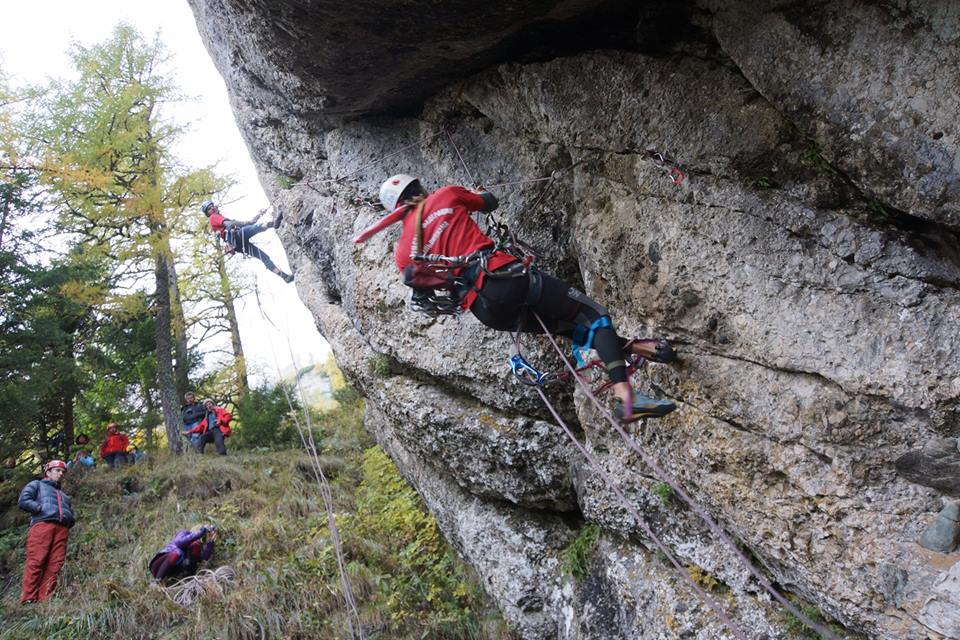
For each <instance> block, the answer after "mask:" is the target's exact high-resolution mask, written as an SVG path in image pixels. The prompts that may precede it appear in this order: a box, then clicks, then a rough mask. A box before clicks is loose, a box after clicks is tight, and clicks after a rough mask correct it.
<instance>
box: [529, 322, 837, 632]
mask: <svg viewBox="0 0 960 640" xmlns="http://www.w3.org/2000/svg"><path fill="white" fill-rule="evenodd" d="M531 313H533V315H534V317H535V318H536V319H537V322H539V323H540V326H541V327H543V331H544V334H545V335H546V336H547V338H548V339H549V340H550V344H552V345H553V348H554V349H555V350H556V351H557V353H558V354H559V355H560V358H561V359H562V360H563V363H564V365H566V367H567V369H568V370H569V371H570V372H571V373H572V374H573V377H574V378H575V379H576V381H577V384H579V385H580V386H581V388H582V389H583V390H584V392H585V393H586V394H587V397H588V398H590V400H591V401H592V402H593V404H594V406H595V407H596V408H597V410H598V411H599V412H600V414H601V415H602V416H603V417H604V418H606V419H607V422H609V423H610V424H611V425H612V426H613V428H614V429H615V430H616V432H617V433H618V434H619V435H620V438H621V439H622V440H623V441H624V442H625V443H626V444H627V446H628V447H629V448H630V449H631V450H632V451H634V452H635V453H636V454H637V455H639V456H640V458H641V460H643V462H644V464H646V465H647V466H648V467H649V468H650V469H651V470H652V471H653V473H654V475H656V476H657V478H659V479H660V480H661V481H663V482H665V483H667V484H668V485H670V488H671V489H673V491H674V492H675V493H676V494H677V495H678V496H680V497H681V499H683V501H684V502H686V503H687V504H688V505H689V506H690V508H691V509H692V510H693V512H694V513H696V514H697V515H698V516H699V517H700V519H701V520H703V521H704V522H705V523H706V524H707V526H708V527H709V528H710V530H711V531H713V533H714V534H716V535H717V536H719V537H720V539H721V540H723V542H724V543H725V544H726V545H727V546H728V547H729V548H730V549H731V550H732V551H733V553H734V555H735V556H736V557H737V558H739V560H740V562H741V563H742V564H743V566H744V567H745V568H746V569H747V570H748V571H749V572H750V573H751V574H752V575H753V577H754V578H756V579H757V581H758V582H759V583H760V584H761V586H763V588H764V589H765V590H766V591H767V593H769V594H770V595H771V596H773V598H774V599H775V600H777V602H779V603H780V604H782V605H783V606H784V607H785V608H786V609H787V610H788V611H789V612H790V613H792V614H793V615H794V616H796V617H797V619H799V620H801V621H802V622H803V623H804V624H805V625H807V626H808V627H810V628H811V629H813V630H814V631H816V632H817V633H818V634H820V636H821V637H822V638H825V639H826V640H836V637H835V636H834V635H833V634H831V633H830V632H829V631H828V630H827V629H826V628H824V627H823V626H822V625H820V624H817V623H816V622H814V621H813V620H811V619H810V618H809V617H808V616H806V615H804V614H803V613H802V612H801V611H800V610H799V609H797V608H796V607H795V606H793V605H792V604H791V603H790V601H789V600H787V599H786V598H785V597H784V596H783V595H781V594H780V592H778V591H777V590H776V589H774V588H773V585H772V584H770V581H769V580H767V579H766V577H764V576H763V575H762V574H761V573H760V572H759V571H758V570H757V568H756V567H754V566H753V563H752V562H750V560H749V559H748V558H747V556H746V555H744V553H743V551H741V550H740V548H739V547H738V546H737V545H736V543H735V542H734V541H733V539H732V538H730V536H729V535H728V534H727V532H726V531H724V530H723V528H722V527H721V526H720V525H718V524H717V523H716V521H715V520H714V519H713V518H712V517H711V516H710V514H708V513H707V511H706V510H705V509H704V508H703V507H702V506H700V503H698V502H697V501H696V500H694V499H693V498H692V497H690V495H689V494H688V493H687V492H686V491H685V490H684V489H683V487H682V486H680V484H679V483H678V482H677V481H676V480H675V479H674V478H673V476H671V475H670V474H669V473H667V472H666V471H665V470H664V469H663V468H662V467H660V465H658V464H657V463H656V461H655V460H654V459H653V458H651V457H650V456H649V455H647V454H646V453H645V452H644V451H643V449H641V448H640V446H639V445H638V444H637V443H636V441H634V439H633V438H631V437H630V435H629V434H627V432H626V431H624V430H623V426H622V425H621V424H620V422H619V421H617V420H616V419H615V418H614V417H613V416H612V415H611V414H610V412H609V411H608V410H607V408H606V407H604V406H603V404H601V402H600V401H599V400H598V399H597V397H596V395H594V393H593V391H592V390H591V389H590V385H589V384H587V383H586V381H585V380H583V378H581V377H580V376H578V375H577V374H576V369H575V368H574V367H573V365H572V364H571V363H570V360H569V359H567V356H566V354H565V353H564V352H563V349H561V348H560V345H559V344H557V341H556V339H555V338H554V336H553V334H551V333H550V331H549V330H548V329H547V325H546V324H544V322H543V319H542V318H540V316H539V314H537V313H536V312H535V311H533V310H531ZM538 392H540V394H541V397H542V398H546V395H545V394H543V392H542V391H540V389H538ZM548 408H550V410H551V413H554V415H556V414H555V412H554V410H553V409H552V407H548ZM608 486H609V483H608ZM610 488H611V489H613V490H614V491H616V490H615V488H614V487H613V486H610Z"/></svg>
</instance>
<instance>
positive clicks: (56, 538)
mask: <svg viewBox="0 0 960 640" xmlns="http://www.w3.org/2000/svg"><path fill="white" fill-rule="evenodd" d="M66 470H67V465H66V464H65V463H64V462H63V460H51V461H50V462H48V463H47V464H46V465H44V467H43V479H42V480H33V481H31V482H28V483H27V486H25V487H24V488H23V491H21V492H20V501H19V505H20V508H21V509H23V510H24V511H26V512H27V513H29V514H30V515H31V516H32V517H31V518H30V528H29V529H28V530H27V559H26V562H25V563H24V567H23V586H22V589H21V590H20V603H21V604H29V603H31V602H38V601H39V602H43V601H44V600H46V599H47V598H49V597H50V596H51V595H53V592H54V591H55V590H56V588H57V576H58V575H59V574H60V569H62V568H63V562H64V560H66V557H67V538H68V537H69V535H70V527H72V526H73V522H74V520H73V509H72V508H71V507H70V498H69V497H68V496H67V494H65V493H64V492H63V491H61V489H60V479H61V478H62V477H63V474H64V473H65V472H66Z"/></svg>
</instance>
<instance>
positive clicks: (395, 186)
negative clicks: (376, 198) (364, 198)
mask: <svg viewBox="0 0 960 640" xmlns="http://www.w3.org/2000/svg"><path fill="white" fill-rule="evenodd" d="M416 181H417V179H416V178H414V177H413V176H408V175H407V174H405V173H398V174H397V175H395V176H391V177H390V178H387V180H386V181H385V182H384V183H383V184H382V185H380V204H382V205H383V208H384V209H386V210H387V211H393V210H394V209H396V208H397V200H399V199H400V194H402V193H403V190H404V189H406V188H407V187H409V186H410V184H411V183H413V182H416Z"/></svg>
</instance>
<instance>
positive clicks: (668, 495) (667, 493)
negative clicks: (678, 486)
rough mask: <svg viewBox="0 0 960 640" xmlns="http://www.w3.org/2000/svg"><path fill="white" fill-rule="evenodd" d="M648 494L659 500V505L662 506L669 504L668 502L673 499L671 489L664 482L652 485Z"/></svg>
mask: <svg viewBox="0 0 960 640" xmlns="http://www.w3.org/2000/svg"><path fill="white" fill-rule="evenodd" d="M650 493H652V494H653V495H655V496H657V497H658V498H660V503H661V504H663V506H667V505H668V504H670V500H671V499H673V487H671V486H670V485H669V484H667V483H666V482H655V483H653V485H652V486H651V487H650Z"/></svg>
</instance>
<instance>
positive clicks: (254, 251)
mask: <svg viewBox="0 0 960 640" xmlns="http://www.w3.org/2000/svg"><path fill="white" fill-rule="evenodd" d="M268 228H269V227H265V226H263V225H261V224H248V225H244V226H242V227H240V228H239V229H231V230H230V231H228V232H227V235H226V236H225V237H224V240H226V242H227V244H229V245H230V246H231V247H233V248H234V249H235V250H236V251H239V252H240V253H245V254H246V255H248V256H252V257H254V258H256V259H258V260H260V262H262V263H263V266H265V267H266V268H267V269H269V270H270V271H273V270H274V269H276V266H275V265H274V264H273V260H271V259H270V256H268V255H267V254H266V252H264V251H263V249H261V248H260V247H258V246H257V245H255V244H253V243H252V242H250V239H251V238H252V237H253V236H255V235H257V234H258V233H260V232H261V231H264V230H266V229H268Z"/></svg>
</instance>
